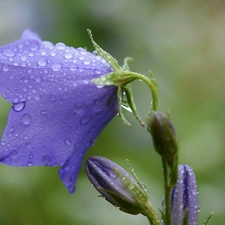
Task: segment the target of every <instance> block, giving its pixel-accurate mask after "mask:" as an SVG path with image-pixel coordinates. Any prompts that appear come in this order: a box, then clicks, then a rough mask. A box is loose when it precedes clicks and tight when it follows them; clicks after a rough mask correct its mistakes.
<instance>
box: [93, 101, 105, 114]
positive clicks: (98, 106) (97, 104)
mask: <svg viewBox="0 0 225 225" xmlns="http://www.w3.org/2000/svg"><path fill="white" fill-rule="evenodd" d="M103 108H104V104H102V102H100V101H96V102H95V104H94V107H93V109H94V111H95V112H101V111H102V110H103Z"/></svg>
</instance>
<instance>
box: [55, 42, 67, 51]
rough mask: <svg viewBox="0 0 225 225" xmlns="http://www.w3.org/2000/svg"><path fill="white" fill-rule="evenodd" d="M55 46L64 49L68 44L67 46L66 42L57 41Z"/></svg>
mask: <svg viewBox="0 0 225 225" xmlns="http://www.w3.org/2000/svg"><path fill="white" fill-rule="evenodd" d="M55 47H56V48H57V49H60V50H63V49H65V47H66V46H65V44H64V43H62V42H59V43H57V44H56V45H55Z"/></svg>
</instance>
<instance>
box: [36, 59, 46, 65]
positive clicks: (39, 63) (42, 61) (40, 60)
mask: <svg viewBox="0 0 225 225" xmlns="http://www.w3.org/2000/svg"><path fill="white" fill-rule="evenodd" d="M37 63H38V65H39V66H46V64H47V61H46V59H45V58H40V59H38V61H37Z"/></svg>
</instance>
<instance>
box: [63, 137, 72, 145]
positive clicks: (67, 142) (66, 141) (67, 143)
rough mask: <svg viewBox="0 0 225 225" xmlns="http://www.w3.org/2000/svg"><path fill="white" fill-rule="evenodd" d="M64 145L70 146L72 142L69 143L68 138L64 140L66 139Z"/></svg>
mask: <svg viewBox="0 0 225 225" xmlns="http://www.w3.org/2000/svg"><path fill="white" fill-rule="evenodd" d="M64 143H65V144H66V145H68V146H70V145H71V144H72V141H71V140H70V139H69V138H66V139H65V140H64Z"/></svg>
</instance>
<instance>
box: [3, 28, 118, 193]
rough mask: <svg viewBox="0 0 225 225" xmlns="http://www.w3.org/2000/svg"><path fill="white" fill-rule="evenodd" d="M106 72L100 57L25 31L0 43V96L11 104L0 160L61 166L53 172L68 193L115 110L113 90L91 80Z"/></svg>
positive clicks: (115, 93)
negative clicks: (9, 40) (13, 38)
mask: <svg viewBox="0 0 225 225" xmlns="http://www.w3.org/2000/svg"><path fill="white" fill-rule="evenodd" d="M112 71H113V69H112V67H111V66H110V65H109V64H108V63H107V62H106V61H105V60H104V59H103V58H102V57H100V56H97V55H95V54H92V53H90V52H88V51H86V50H85V49H83V48H77V49H75V48H73V47H67V46H65V45H64V44H63V43H58V44H56V45H53V44H52V43H51V42H48V41H42V40H41V39H40V38H39V37H38V36H37V35H36V34H35V33H33V32H31V31H29V30H26V31H24V32H23V34H22V37H21V39H20V40H18V41H16V42H14V43H12V44H9V45H6V46H3V47H0V94H1V95H2V96H3V98H5V100H6V101H8V102H9V103H11V104H12V108H11V110H10V112H9V115H8V121H7V125H6V127H5V130H4V133H3V135H2V139H1V142H0V162H1V163H3V164H6V165H9V166H18V167H27V166H61V168H60V169H59V176H60V178H61V180H62V182H63V183H64V185H65V186H66V187H67V188H68V190H69V192H70V193H73V192H74V190H75V182H76V179H77V176H78V172H79V169H80V166H81V163H82V159H83V157H84V155H85V153H86V151H87V150H88V148H89V147H90V146H92V145H93V143H94V141H95V139H96V137H97V136H98V135H99V133H100V132H101V131H102V129H103V128H104V127H105V126H106V125H107V123H108V122H109V121H110V120H111V119H112V118H113V117H114V116H115V115H116V114H117V112H118V106H117V88H116V87H115V86H107V87H101V88H100V87H98V86H96V85H95V84H93V83H92V79H94V78H97V77H100V76H102V75H104V74H108V73H110V72H112Z"/></svg>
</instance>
